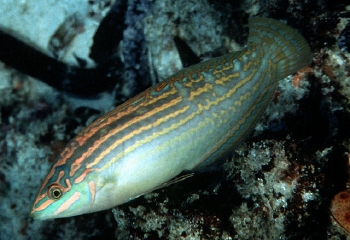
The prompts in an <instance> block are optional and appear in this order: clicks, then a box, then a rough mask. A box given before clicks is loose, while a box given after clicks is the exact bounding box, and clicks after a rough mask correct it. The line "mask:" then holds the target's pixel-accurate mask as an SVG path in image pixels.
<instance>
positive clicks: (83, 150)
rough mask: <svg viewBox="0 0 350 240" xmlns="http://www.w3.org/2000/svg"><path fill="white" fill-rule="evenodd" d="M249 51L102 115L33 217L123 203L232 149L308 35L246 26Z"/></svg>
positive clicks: (301, 57)
mask: <svg viewBox="0 0 350 240" xmlns="http://www.w3.org/2000/svg"><path fill="white" fill-rule="evenodd" d="M249 27H250V34H249V37H248V44H247V47H246V48H244V49H243V50H241V51H239V52H234V53H230V54H227V55H224V56H221V57H218V58H214V59H211V60H208V61H205V62H202V63H199V64H196V65H194V66H191V67H189V68H186V69H183V70H181V71H179V72H178V73H176V74H174V75H173V76H171V77H169V78H168V79H167V80H165V81H164V82H162V83H159V84H157V85H156V86H154V87H151V88H149V89H148V90H146V91H145V92H143V93H141V94H139V95H137V96H136V97H134V98H132V99H130V100H128V101H127V102H125V103H124V104H122V105H120V106H118V107H117V108H116V109H114V110H112V111H111V112H109V113H107V114H106V115H104V116H102V117H100V118H98V119H97V120H96V121H94V122H93V123H92V124H91V125H90V126H88V127H87V128H86V129H84V130H83V131H82V132H81V133H79V134H78V135H77V136H76V137H75V138H74V139H72V140H71V141H70V143H68V145H67V147H66V148H65V149H64V150H63V151H62V153H61V154H60V155H59V156H58V157H57V159H56V161H55V163H54V164H53V166H52V169H51V170H50V172H49V174H48V175H47V177H46V178H45V180H44V182H43V184H42V186H41V188H40V190H39V193H38V196H37V198H36V200H35V202H34V205H33V208H32V212H31V215H32V216H33V217H34V218H37V219H48V218H58V217H68V216H74V215H79V214H84V213H89V212H95V211H100V210H104V209H108V208H112V207H114V206H116V205H119V204H123V203H125V202H127V201H129V200H131V199H133V198H135V197H138V196H140V195H142V194H144V193H147V192H150V191H152V190H153V189H156V188H158V187H159V186H162V185H164V183H166V182H168V181H170V180H171V179H173V178H174V177H176V176H177V175H179V174H180V173H181V172H182V171H184V170H193V169H195V168H197V169H198V168H203V167H205V166H207V165H209V164H211V163H213V162H215V161H217V160H218V159H220V158H222V156H223V155H224V154H226V153H227V152H229V151H232V150H233V149H234V148H235V147H236V146H237V145H238V144H240V143H241V142H242V141H243V140H244V138H246V137H247V135H248V134H249V133H250V132H251V131H252V129H253V128H254V127H255V125H256V123H257V122H258V120H259V119H260V118H261V116H262V114H263V113H264V111H265V109H266V107H267V106H268V104H269V102H270V101H271V98H272V96H273V94H274V91H275V89H276V86H277V83H278V81H279V80H281V79H282V78H284V77H286V76H288V75H290V74H292V73H294V72H296V71H297V70H299V69H300V68H302V67H304V66H307V65H308V64H309V63H310V60H311V53H310V49H309V46H308V44H307V43H306V41H305V40H304V38H303V37H302V36H301V35H300V34H299V33H298V32H297V31H296V30H294V29H292V28H290V27H289V26H287V25H285V24H283V23H281V22H279V21H276V20H272V19H267V18H253V19H251V20H250V22H249Z"/></svg>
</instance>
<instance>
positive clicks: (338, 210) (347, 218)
mask: <svg viewBox="0 0 350 240" xmlns="http://www.w3.org/2000/svg"><path fill="white" fill-rule="evenodd" d="M349 192H350V191H349V190H347V191H342V192H340V193H338V194H337V195H335V196H334V198H333V200H332V205H331V213H332V215H333V217H334V218H335V220H336V221H337V222H338V223H339V225H340V226H341V227H343V228H344V229H345V230H346V231H348V232H350V193H349Z"/></svg>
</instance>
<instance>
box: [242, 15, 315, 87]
mask: <svg viewBox="0 0 350 240" xmlns="http://www.w3.org/2000/svg"><path fill="white" fill-rule="evenodd" d="M248 44H255V45H257V46H264V48H265V49H267V51H268V52H269V54H265V55H264V57H265V58H268V59H264V60H265V61H272V62H274V63H275V64H276V74H277V75H276V79H277V80H281V79H282V78H285V77H286V76H288V75H290V74H293V73H295V72H296V71H298V70H300V69H301V68H303V67H305V66H307V65H309V64H310V62H311V59H312V55H311V51H310V47H309V45H308V43H307V42H306V40H305V39H304V37H303V36H302V35H301V34H300V33H299V32H298V31H297V30H295V29H293V28H291V27H289V26H288V25H286V24H284V23H282V22H280V21H277V20H274V19H270V18H262V17H255V18H252V19H250V21H249V37H248ZM264 57H263V58H264Z"/></svg>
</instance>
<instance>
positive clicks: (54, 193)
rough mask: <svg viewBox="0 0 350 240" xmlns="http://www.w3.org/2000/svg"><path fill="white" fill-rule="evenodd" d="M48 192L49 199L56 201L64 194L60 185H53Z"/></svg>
mask: <svg viewBox="0 0 350 240" xmlns="http://www.w3.org/2000/svg"><path fill="white" fill-rule="evenodd" d="M47 191H48V195H49V197H50V198H51V199H55V200H57V199H60V198H61V197H62V194H63V191H62V187H61V186H60V185H58V184H52V185H51V186H50V187H49V189H48V190H47Z"/></svg>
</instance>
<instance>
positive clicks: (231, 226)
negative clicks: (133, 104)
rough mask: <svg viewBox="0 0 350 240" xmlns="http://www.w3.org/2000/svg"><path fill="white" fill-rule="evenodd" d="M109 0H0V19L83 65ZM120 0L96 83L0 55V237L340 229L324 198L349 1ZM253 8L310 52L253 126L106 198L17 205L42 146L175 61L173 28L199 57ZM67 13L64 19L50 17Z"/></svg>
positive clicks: (342, 134)
mask: <svg viewBox="0 0 350 240" xmlns="http://www.w3.org/2000/svg"><path fill="white" fill-rule="evenodd" d="M115 2H116V1H113V0H105V1H103V0H101V1H87V0H74V1H68V0H55V1H53V0H50V1H41V0H18V1H8V0H0V6H1V7H0V28H1V29H3V30H5V31H6V32H10V33H11V34H13V35H15V36H16V37H18V38H19V39H21V40H22V41H24V42H26V43H27V44H29V45H31V46H33V47H35V48H36V49H39V50H40V51H42V52H43V53H45V54H47V55H48V56H51V57H55V58H58V59H59V60H60V61H62V62H64V63H65V64H67V65H78V61H77V58H79V59H83V60H84V64H86V66H88V67H94V61H93V60H92V59H89V50H90V47H91V46H92V45H93V44H94V42H93V35H94V33H95V31H96V29H97V28H98V26H99V24H100V22H101V20H102V19H103V18H104V17H105V16H106V14H107V12H108V11H109V8H110V6H111V5H112V4H114V3H115ZM125 4H127V5H126V6H127V11H126V12H125V16H124V17H123V19H124V25H125V26H124V27H123V28H122V29H121V30H120V29H119V30H118V29H117V31H120V32H121V35H122V37H123V39H122V41H121V42H120V43H115V45H118V44H119V49H116V50H115V52H114V53H113V54H114V55H115V56H117V58H120V59H121V63H120V66H118V69H119V70H118V71H121V74H116V76H118V78H119V79H118V80H117V84H116V85H115V87H113V88H112V89H110V91H107V92H105V93H103V94H100V95H98V96H90V97H77V96H72V95H71V94H67V93H66V92H65V91H57V90H56V89H54V88H51V87H49V86H48V85H46V84H45V83H43V82H42V81H41V80H40V79H39V80H37V79H34V78H32V77H29V76H28V75H27V74H26V73H21V72H18V71H17V70H16V69H13V68H11V67H10V66H8V65H6V64H3V63H2V62H0V109H1V112H0V114H1V116H0V117H1V118H0V121H1V122H0V239H1V240H2V239H4V240H5V239H35V240H39V239H347V232H346V231H345V230H344V229H343V228H342V226H341V225H340V224H338V222H337V221H335V220H334V218H333V217H332V215H331V213H330V210H329V209H330V206H331V203H332V198H333V197H334V196H335V195H336V194H337V193H339V192H340V191H343V190H345V189H346V188H347V187H349V183H348V170H349V165H348V164H349V156H350V155H349V147H350V145H349V144H350V142H349V138H350V125H349V120H350V115H349V97H350V63H349V60H350V54H349V53H348V52H347V51H346V49H343V50H341V49H340V48H339V46H338V44H337V41H338V38H339V35H340V34H342V36H344V39H345V40H344V41H345V42H346V41H348V43H350V33H348V34H347V36H346V34H345V33H344V32H342V30H343V29H344V28H345V26H346V24H348V22H349V21H350V3H349V2H348V1H345V0H344V1H341V0H336V1H330V0H327V1H319V0H309V1H306V0H305V1H301V0H276V1H274V0H271V1H253V0H241V1H230V2H229V1H209V0H201V1H188V0H184V1H182V0H177V1H175V0H129V1H127V3H125ZM257 14H259V15H260V16H265V17H271V18H275V19H279V20H281V21H284V22H286V23H288V24H289V25H291V26H293V27H294V28H296V29H298V30H299V31H300V32H301V33H302V34H303V35H304V36H305V38H306V39H307V41H308V42H309V44H310V47H311V50H312V53H313V63H312V64H311V68H309V69H307V70H305V71H304V72H303V73H299V75H298V76H294V77H288V78H286V79H284V80H281V81H280V85H279V87H278V90H277V91H276V94H275V96H274V98H273V101H272V102H271V104H270V106H269V107H268V109H267V111H266V113H265V115H264V116H263V118H262V120H261V121H260V123H259V124H258V126H257V127H256V128H255V130H254V132H253V133H252V134H251V135H250V137H249V138H247V139H246V141H245V142H244V143H243V144H242V145H241V146H240V147H238V148H237V149H235V150H234V151H233V153H232V155H230V156H228V157H227V158H226V159H223V163H222V164H221V167H219V166H217V167H216V168H215V169H212V170H210V171H206V172H196V173H195V175H194V177H192V178H190V179H186V180H185V181H182V182H179V183H177V184H174V185H172V186H169V187H167V188H164V189H159V190H157V191H155V192H152V193H149V194H146V195H145V196H142V197H139V198H137V199H135V200H133V201H131V202H129V203H126V204H124V205H121V206H118V207H116V208H115V209H113V211H112V210H106V211H102V212H98V213H93V214H87V215H83V216H77V217H71V218H65V219H55V220H47V221H38V220H34V219H32V218H30V217H29V212H30V209H31V206H32V203H33V201H34V198H35V196H36V194H37V191H38V190H39V187H40V185H41V182H42V180H43V178H44V177H45V175H46V174H47V172H48V169H49V168H50V166H51V164H52V162H53V160H54V156H55V155H57V154H58V151H59V150H60V149H62V147H63V146H64V145H65V143H67V141H69V139H71V138H72V137H74V135H76V134H77V133H78V132H79V131H81V130H82V129H83V128H84V127H85V126H86V125H87V124H88V123H90V122H91V121H92V120H93V119H95V118H96V117H98V116H100V115H101V114H103V113H105V112H107V111H108V110H111V109H113V107H115V106H117V105H118V104H120V103H121V102H123V101H125V100H126V99H128V98H130V97H132V96H134V95H135V94H137V93H138V92H140V91H142V90H144V89H145V88H146V87H149V86H151V85H152V84H155V83H157V82H159V81H161V80H162V79H164V78H166V77H167V76H169V75H171V74H173V73H175V72H176V71H178V70H179V69H181V68H182V61H181V60H180V57H179V50H178V49H177V48H176V46H175V43H174V37H175V36H177V37H179V38H181V39H182V40H183V41H184V42H186V44H187V45H189V46H190V48H191V49H192V50H193V52H194V53H195V55H196V56H197V57H199V58H200V59H201V60H205V59H209V58H212V57H213V56H220V55H222V54H225V53H227V52H230V51H235V50H238V49H239V48H240V47H241V46H243V45H244V44H245V39H246V34H247V29H246V27H245V26H246V23H247V21H248V18H249V16H254V15H257ZM71 16H75V18H73V19H75V20H74V21H76V22H75V23H76V25H73V26H74V27H71V26H70V25H69V24H68V25H67V26H65V27H63V28H62V24H63V23H67V22H68V23H69V21H68V20H69V19H70V17H71ZM60 27H61V28H60ZM58 29H60V31H61V32H60V34H61V35H59V36H61V38H62V39H64V37H62V36H65V35H68V34H69V32H70V31H71V30H72V29H73V30H75V31H73V34H72V35H71V38H70V39H69V40H62V39H61V40H62V42H64V44H63V45H62V46H60V47H58V48H54V47H53V45H54V41H53V36H57V32H58ZM106 37H108V36H106ZM58 41H60V40H58ZM0 44H2V43H0ZM341 46H342V48H345V47H346V44H345V45H344V44H343V45H341ZM348 50H349V51H350V44H349V49H348ZM97 51H98V50H97ZM18 57H19V59H20V57H21V56H18ZM96 81H98V79H96ZM344 214H345V213H344Z"/></svg>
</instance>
